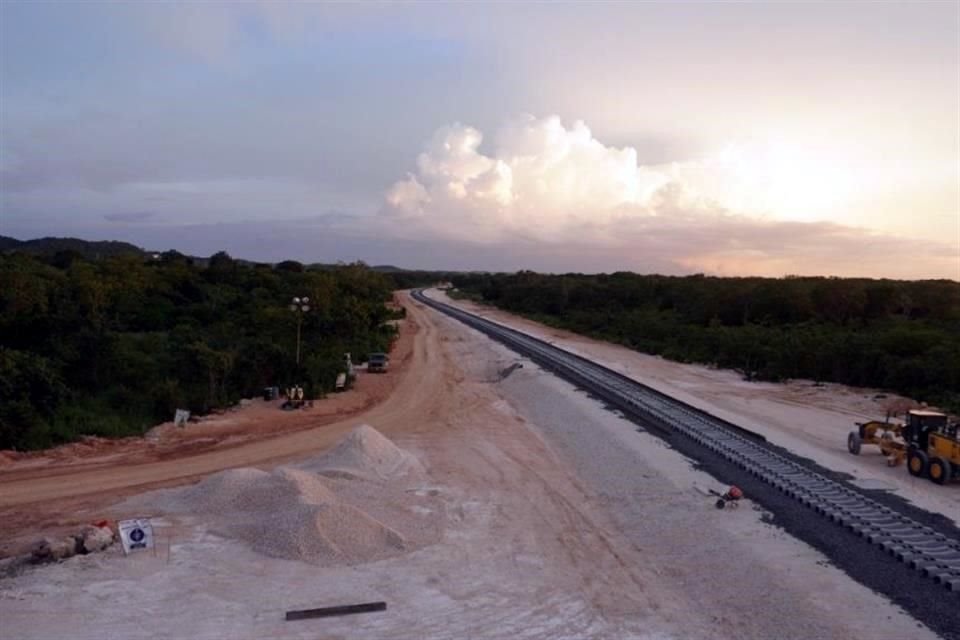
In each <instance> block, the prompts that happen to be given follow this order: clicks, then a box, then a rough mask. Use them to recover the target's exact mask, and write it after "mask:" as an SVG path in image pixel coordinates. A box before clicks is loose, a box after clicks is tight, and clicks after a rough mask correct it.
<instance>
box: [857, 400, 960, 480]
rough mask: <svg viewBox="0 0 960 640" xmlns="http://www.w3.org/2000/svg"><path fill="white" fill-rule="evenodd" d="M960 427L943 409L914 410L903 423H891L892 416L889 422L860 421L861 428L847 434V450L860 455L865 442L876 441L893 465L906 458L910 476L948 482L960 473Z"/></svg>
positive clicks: (909, 412) (858, 425) (871, 442)
mask: <svg viewBox="0 0 960 640" xmlns="http://www.w3.org/2000/svg"><path fill="white" fill-rule="evenodd" d="M958 426H960V425H958V424H957V423H952V424H951V423H950V422H949V421H948V420H947V415H946V414H944V413H940V412H939V411H928V410H921V409H911V410H910V411H908V412H907V415H906V422H905V423H903V424H900V423H895V422H891V421H890V418H889V416H888V417H887V420H886V421H885V422H880V421H879V420H871V421H870V422H864V423H857V427H858V429H857V431H851V432H850V434H849V435H848V436H847V449H848V450H849V451H850V453H852V454H854V455H858V454H859V453H860V447H861V446H862V445H864V444H875V445H877V446H878V447H880V451H881V452H882V453H883V455H885V456H886V457H887V464H889V465H890V466H895V465H898V464H900V463H901V462H902V461H903V460H904V459H906V461H907V470H908V471H909V472H910V475H912V476H917V477H922V476H926V477H928V478H930V480H932V481H933V482H936V483H937V484H946V483H947V482H950V481H951V480H952V479H953V478H956V477H958V476H960V438H958V435H957V431H958Z"/></svg>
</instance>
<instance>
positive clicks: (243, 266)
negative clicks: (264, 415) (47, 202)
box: [0, 250, 395, 449]
mask: <svg viewBox="0 0 960 640" xmlns="http://www.w3.org/2000/svg"><path fill="white" fill-rule="evenodd" d="M198 262H199V261H195V260H193V259H191V258H188V257H186V256H183V255H181V254H178V253H176V252H172V251H171V252H166V253H163V254H160V255H159V256H158V257H157V258H153V257H150V254H147V255H146V256H144V255H131V254H121V255H110V256H108V257H104V256H101V259H88V258H86V257H84V256H83V255H82V254H81V253H79V252H77V251H72V250H67V251H62V250H61V251H58V252H56V253H53V254H46V255H31V254H30V253H27V252H23V251H16V252H11V253H7V254H5V255H0V449H2V448H12V447H14V448H37V447H44V446H49V445H51V444H56V443H59V442H65V441H69V440H72V439H75V438H76V437H78V436H79V435H82V434H91V435H100V436H109V437H114V436H122V435H130V434H140V433H142V432H143V430H144V429H146V428H148V427H149V426H152V425H153V424H156V423H157V422H159V421H165V420H170V419H171V418H172V416H173V411H174V409H176V408H186V409H190V410H191V411H194V412H200V413H203V412H207V411H209V410H211V409H215V408H218V407H224V406H227V405H230V404H232V403H235V402H237V400H238V399H239V398H241V397H248V396H251V395H254V394H257V393H259V392H261V390H262V389H263V387H265V386H273V385H277V386H284V385H289V384H293V383H298V382H299V383H301V384H303V386H304V387H305V388H306V390H307V391H308V393H309V394H311V395H316V394H318V393H321V392H323V391H325V390H329V389H330V388H331V387H332V385H333V383H334V380H335V378H336V375H337V373H338V372H340V371H342V370H343V368H344V365H343V362H344V359H343V354H344V352H350V353H352V354H354V355H355V359H356V358H360V357H362V356H363V355H364V354H366V353H369V352H371V351H385V350H386V349H387V348H388V347H389V344H390V342H391V340H392V339H393V337H394V333H395V329H394V328H393V327H392V325H391V324H389V323H388V322H387V320H389V319H390V318H391V317H392V315H393V312H391V311H390V310H389V309H388V308H387V307H386V306H385V304H384V302H385V301H387V300H388V299H389V298H390V296H391V291H392V290H393V288H394V286H395V283H394V281H393V279H392V278H391V277H390V276H389V275H386V274H383V273H378V272H376V271H373V270H371V269H369V268H367V267H366V266H364V265H361V264H355V265H341V266H331V267H326V268H323V269H307V268H305V267H304V266H303V265H301V264H300V263H297V262H292V261H288V262H282V263H280V264H278V265H276V266H271V265H254V264H251V263H242V262H240V261H237V260H234V259H232V258H231V257H230V256H228V255H227V254H225V253H219V254H216V255H214V256H212V257H211V258H209V259H204V260H203V261H202V263H201V264H198ZM294 296H308V297H309V298H310V305H311V307H312V308H311V309H310V311H309V312H308V313H306V314H304V316H303V322H302V341H303V342H302V345H303V346H302V363H301V366H300V367H299V368H298V367H297V366H296V364H295V345H296V330H297V318H296V315H295V314H294V312H292V311H291V310H290V308H289V305H290V301H291V299H292V298H293V297H294Z"/></svg>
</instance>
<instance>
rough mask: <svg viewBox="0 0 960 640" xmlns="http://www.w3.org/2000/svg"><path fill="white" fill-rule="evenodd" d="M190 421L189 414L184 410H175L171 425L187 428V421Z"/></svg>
mask: <svg viewBox="0 0 960 640" xmlns="http://www.w3.org/2000/svg"><path fill="white" fill-rule="evenodd" d="M189 419H190V412H189V411H187V410H185V409H177V412H176V413H174V414H173V424H175V425H176V426H178V427H185V426H187V420H189Z"/></svg>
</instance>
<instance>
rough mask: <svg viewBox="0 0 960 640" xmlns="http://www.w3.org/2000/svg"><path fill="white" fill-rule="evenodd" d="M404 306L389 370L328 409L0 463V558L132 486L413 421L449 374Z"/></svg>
mask: <svg viewBox="0 0 960 640" xmlns="http://www.w3.org/2000/svg"><path fill="white" fill-rule="evenodd" d="M404 304H406V306H407V309H408V319H407V321H406V322H405V323H404V328H403V330H402V333H401V337H400V340H398V343H397V344H396V345H395V348H394V351H393V352H392V354H391V355H392V366H393V369H392V370H391V372H390V373H388V374H386V375H380V374H377V375H374V374H369V375H366V376H364V377H365V378H366V379H365V380H362V381H361V382H360V385H359V386H360V387H361V389H363V388H366V389H367V391H366V392H365V394H361V395H360V397H359V399H354V400H349V399H348V401H347V402H346V403H344V402H343V401H342V400H338V399H335V400H333V401H332V402H334V403H339V404H334V405H333V406H334V408H333V409H332V410H328V409H326V408H324V407H325V405H324V404H323V403H324V402H327V401H321V403H319V406H318V408H317V409H316V410H314V411H313V412H305V413H303V414H300V413H299V412H294V413H287V412H282V411H280V410H279V409H277V408H275V407H267V408H262V407H256V406H255V407H253V408H251V409H250V410H249V411H241V412H238V413H237V414H235V415H234V416H227V417H225V418H220V419H219V421H218V420H214V421H212V425H213V428H212V429H210V428H204V427H203V425H201V426H200V427H197V428H196V434H197V435H196V436H195V437H188V438H185V439H184V440H183V441H179V442H177V443H174V445H173V446H170V447H168V448H166V449H165V448H163V447H159V448H158V447H155V446H154V444H153V443H150V442H148V441H145V440H144V439H141V438H135V439H127V440H125V441H123V442H122V443H120V444H118V445H116V446H111V445H107V446H106V447H105V451H104V452H102V453H99V454H97V453H95V454H92V455H81V456H77V455H69V454H62V453H60V454H58V453H57V452H56V451H54V452H53V453H52V454H50V453H48V454H45V455H42V456H38V457H28V458H25V459H22V460H17V461H14V462H8V463H7V464H5V465H4V466H2V467H0V538H2V540H3V546H2V547H0V556H3V555H9V554H11V553H15V552H18V551H20V550H22V548H23V545H24V544H28V543H29V542H30V541H32V540H35V539H36V538H37V535H38V534H39V532H40V531H44V532H54V531H59V530H63V529H69V528H71V527H74V526H75V525H77V524H81V523H84V522H86V521H88V520H89V519H90V517H96V514H97V510H98V509H100V508H102V507H105V506H106V505H108V504H110V503H112V502H115V501H116V500H117V499H118V498H120V497H122V496H125V495H129V494H131V493H133V492H139V491H144V490H146V489H149V488H157V487H167V486H172V485H176V484H181V483H184V482H189V481H191V480H194V479H196V478H198V477H200V476H203V475H206V474H209V473H211V472H214V471H219V470H221V469H228V468H233V467H240V466H256V465H270V464H275V463H277V462H281V461H284V460H290V459H295V458H298V457H304V456H307V455H310V453H312V452H316V451H321V450H323V449H326V448H328V447H329V446H330V445H331V444H333V443H334V442H336V441H337V440H338V439H339V438H341V437H342V436H343V435H344V434H345V433H346V432H347V431H348V430H349V429H351V428H352V427H353V426H355V425H356V424H357V423H358V422H369V423H376V424H378V425H382V430H384V431H385V432H389V431H390V430H391V429H399V428H405V426H406V425H408V424H410V423H416V422H417V419H418V416H420V415H421V413H422V412H423V410H424V407H427V406H429V405H430V401H431V400H432V399H436V398H437V397H438V396H440V395H442V393H443V391H444V389H445V385H448V384H450V383H451V381H450V380H449V378H448V377H446V376H445V375H444V372H442V371H440V370H439V369H438V367H437V363H436V359H437V357H438V356H437V354H438V353H439V352H440V348H439V340H440V338H439V337H438V335H437V333H436V331H435V330H434V328H433V325H432V324H431V323H430V322H427V321H425V319H424V314H425V311H424V310H423V309H421V308H419V305H416V304H414V303H412V302H410V301H406V300H405V301H404ZM370 387H373V388H372V389H371V388H370ZM355 397H356V394H355ZM348 398H349V397H348ZM338 411H339V414H338ZM224 423H227V424H224ZM278 432H279V434H278ZM78 449H80V450H81V451H82V447H80V446H76V445H73V446H70V447H68V451H69V452H71V453H73V452H76V451H77V450H78ZM198 449H199V451H198Z"/></svg>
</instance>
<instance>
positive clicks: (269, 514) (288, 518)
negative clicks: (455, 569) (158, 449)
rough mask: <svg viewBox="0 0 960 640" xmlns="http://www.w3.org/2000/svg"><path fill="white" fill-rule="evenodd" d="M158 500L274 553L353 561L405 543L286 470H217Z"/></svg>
mask: <svg viewBox="0 0 960 640" xmlns="http://www.w3.org/2000/svg"><path fill="white" fill-rule="evenodd" d="M166 503H167V504H166V507H167V508H168V509H170V510H173V511H180V512H184V511H186V512H189V513H195V514H202V515H203V516H204V517H205V518H206V519H208V521H209V522H210V525H211V530H212V531H214V532H215V533H219V534H221V535H224V536H226V537H229V538H236V539H239V540H243V541H245V542H247V543H249V544H250V545H251V546H252V547H253V548H254V549H256V550H257V551H259V552H261V553H264V554H266V555H269V556H274V557H279V558H288V559H290V560H303V561H306V562H313V563H317V564H324V565H332V564H358V563H362V562H369V561H372V560H377V559H380V558H384V557H388V556H390V555H394V554H396V553H397V552H399V551H403V550H404V549H405V548H406V547H407V543H406V540H405V539H404V537H403V536H402V535H401V534H400V533H398V532H397V531H395V530H394V529H392V528H390V527H388V526H386V525H385V524H383V523H382V522H380V521H378V520H376V519H374V518H372V517H371V516H369V515H367V514H366V513H364V512H363V511H361V510H360V509H358V508H356V507H354V506H352V505H350V504H347V503H345V502H343V501H342V500H341V499H340V498H339V497H338V496H337V494H336V493H334V491H333V490H332V489H331V488H330V487H329V486H328V485H327V484H326V483H325V481H324V479H323V478H321V477H320V476H318V475H316V474H314V473H310V472H309V471H303V470H300V469H293V468H290V467H279V468H277V469H275V470H274V471H273V472H272V473H267V472H266V471H260V470H259V469H250V468H242V469H230V470H227V471H223V472H220V473H217V474H214V475H212V476H210V477H208V478H206V479H205V480H203V481H202V482H200V483H199V484H196V485H194V486H193V487H190V488H188V489H186V490H182V491H180V492H179V495H178V494H173V495H170V496H169V497H168V499H167V500H166Z"/></svg>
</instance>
